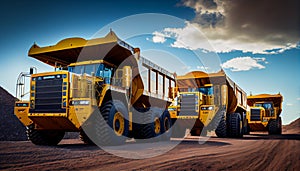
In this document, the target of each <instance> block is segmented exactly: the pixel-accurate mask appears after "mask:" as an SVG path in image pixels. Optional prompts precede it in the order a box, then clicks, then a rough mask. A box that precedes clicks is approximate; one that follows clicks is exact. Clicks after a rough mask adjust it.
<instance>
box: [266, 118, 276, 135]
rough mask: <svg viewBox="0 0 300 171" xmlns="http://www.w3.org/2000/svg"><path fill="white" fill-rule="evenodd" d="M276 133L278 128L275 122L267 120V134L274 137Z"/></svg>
mask: <svg viewBox="0 0 300 171" xmlns="http://www.w3.org/2000/svg"><path fill="white" fill-rule="evenodd" d="M277 131H278V126H277V121H276V120H274V119H272V120H269V124H268V132H269V134H270V135H274V134H277Z"/></svg>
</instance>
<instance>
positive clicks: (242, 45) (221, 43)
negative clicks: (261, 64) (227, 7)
mask: <svg viewBox="0 0 300 171" xmlns="http://www.w3.org/2000/svg"><path fill="white" fill-rule="evenodd" d="M166 37H168V38H174V40H175V41H174V42H173V43H172V44H171V46H172V47H176V48H185V49H189V50H196V49H203V50H205V51H212V52H217V53H221V52H231V51H234V50H241V51H243V52H252V53H260V54H277V53H282V52H284V51H286V50H289V49H291V48H296V47H297V44H291V43H288V44H272V43H268V42H265V41H262V40H255V39H252V38H251V37H248V36H246V35H233V33H231V32H230V31H229V30H228V29H226V28H223V27H218V28H211V27H207V28H203V27H201V26H200V25H199V24H197V23H191V22H188V21H186V25H185V27H183V28H165V29H164V30H163V31H161V32H158V31H155V32H154V33H153V37H152V39H153V42H154V43H164V42H165V41H166V39H165V38H166Z"/></svg>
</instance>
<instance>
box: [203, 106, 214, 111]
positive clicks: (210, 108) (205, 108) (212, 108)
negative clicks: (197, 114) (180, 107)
mask: <svg viewBox="0 0 300 171" xmlns="http://www.w3.org/2000/svg"><path fill="white" fill-rule="evenodd" d="M201 110H214V107H213V106H209V107H201Z"/></svg>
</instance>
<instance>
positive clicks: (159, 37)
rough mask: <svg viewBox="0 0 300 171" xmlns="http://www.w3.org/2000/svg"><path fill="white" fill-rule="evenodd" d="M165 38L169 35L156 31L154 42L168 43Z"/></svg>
mask: <svg viewBox="0 0 300 171" xmlns="http://www.w3.org/2000/svg"><path fill="white" fill-rule="evenodd" d="M165 37H167V35H165V34H163V33H160V32H157V31H156V32H154V33H153V37H152V41H153V42H154V43H164V42H165V41H166V38H165Z"/></svg>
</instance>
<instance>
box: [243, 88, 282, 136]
mask: <svg viewBox="0 0 300 171" xmlns="http://www.w3.org/2000/svg"><path fill="white" fill-rule="evenodd" d="M282 101H283V97H282V95H281V94H259V95H250V96H248V97H247V103H248V105H249V106H250V111H249V112H248V113H247V121H248V125H249V126H248V130H249V131H268V132H269V134H281V132H282V123H281V122H282V121H281V117H280V114H281V111H282ZM248 133H249V132H248Z"/></svg>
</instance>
